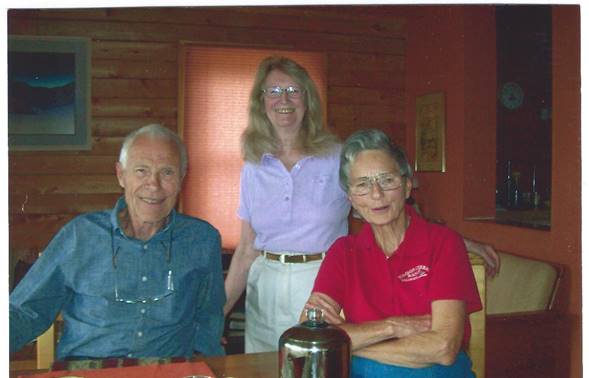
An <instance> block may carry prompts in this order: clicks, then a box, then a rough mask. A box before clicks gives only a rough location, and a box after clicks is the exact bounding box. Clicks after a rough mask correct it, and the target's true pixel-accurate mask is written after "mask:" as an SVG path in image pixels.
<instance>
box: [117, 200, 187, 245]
mask: <svg viewBox="0 0 589 378" xmlns="http://www.w3.org/2000/svg"><path fill="white" fill-rule="evenodd" d="M126 208H127V202H126V201H125V196H121V197H120V198H119V199H118V200H117V202H116V204H115V207H114V208H113V209H112V211H111V213H110V224H111V226H112V227H113V229H114V231H115V232H118V233H119V234H120V235H123V236H124V237H125V238H126V237H127V235H125V233H124V232H123V230H122V229H121V225H120V223H119V217H118V215H117V214H118V213H119V212H120V211H121V210H123V209H126ZM175 224H176V210H175V209H173V208H172V211H171V212H170V215H168V222H167V224H166V225H165V226H164V227H163V228H162V229H160V230H159V231H158V232H156V234H155V235H154V236H153V237H152V239H153V238H155V237H158V236H159V235H163V234H164V233H167V232H168V231H169V230H170V229H171V228H172V227H174V225H175Z"/></svg>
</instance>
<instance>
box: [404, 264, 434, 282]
mask: <svg viewBox="0 0 589 378" xmlns="http://www.w3.org/2000/svg"><path fill="white" fill-rule="evenodd" d="M428 273H429V267H427V266H425V265H416V266H414V267H413V268H411V269H409V270H408V271H406V272H405V273H403V274H400V275H399V276H398V277H399V279H400V280H401V281H403V282H409V281H415V280H418V279H420V278H423V277H425V276H427V275H428Z"/></svg>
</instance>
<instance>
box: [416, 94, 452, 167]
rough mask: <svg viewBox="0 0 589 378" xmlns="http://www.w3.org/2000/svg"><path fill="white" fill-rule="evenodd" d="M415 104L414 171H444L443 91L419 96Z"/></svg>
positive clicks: (444, 112) (444, 116) (444, 114)
mask: <svg viewBox="0 0 589 378" xmlns="http://www.w3.org/2000/svg"><path fill="white" fill-rule="evenodd" d="M415 102H416V104H415V107H416V109H415V113H416V115H415V121H416V131H415V136H416V149H415V171H432V172H445V171H446V157H445V137H444V135H445V128H446V110H445V101H444V94H443V93H441V92H440V93H431V94H426V95H423V96H419V97H417V99H416V101H415Z"/></svg>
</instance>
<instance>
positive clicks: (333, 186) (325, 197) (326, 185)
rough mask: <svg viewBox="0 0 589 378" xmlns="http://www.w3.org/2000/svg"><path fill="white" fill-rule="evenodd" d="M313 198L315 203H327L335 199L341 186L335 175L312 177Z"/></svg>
mask: <svg viewBox="0 0 589 378" xmlns="http://www.w3.org/2000/svg"><path fill="white" fill-rule="evenodd" d="M311 183H312V185H311V200H312V201H313V204H315V205H327V204H328V203H329V202H331V201H333V200H335V199H336V198H337V195H338V191H339V187H338V185H339V184H338V182H337V178H336V176H335V175H333V174H330V175H314V176H313V177H311Z"/></svg>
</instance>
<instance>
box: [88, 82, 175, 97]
mask: <svg viewBox="0 0 589 378" xmlns="http://www.w3.org/2000/svg"><path fill="white" fill-rule="evenodd" d="M177 91H178V88H177V81H176V80H167V79H166V80H155V79H152V80H148V79H96V78H95V79H94V80H92V95H93V96H95V97H99V98H172V99H174V100H176V93H177Z"/></svg>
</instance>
